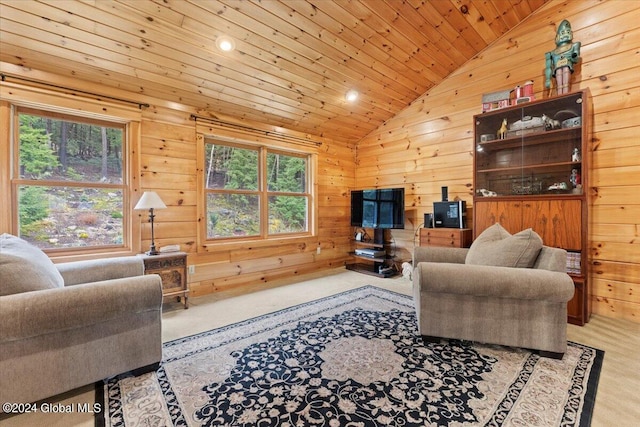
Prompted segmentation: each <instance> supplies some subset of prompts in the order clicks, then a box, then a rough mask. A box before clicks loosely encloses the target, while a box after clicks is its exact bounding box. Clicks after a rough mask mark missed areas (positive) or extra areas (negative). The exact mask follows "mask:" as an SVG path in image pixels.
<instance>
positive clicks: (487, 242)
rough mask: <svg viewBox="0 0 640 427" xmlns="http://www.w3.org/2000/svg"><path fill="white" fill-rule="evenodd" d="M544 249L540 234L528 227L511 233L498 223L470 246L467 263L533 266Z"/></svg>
mask: <svg viewBox="0 0 640 427" xmlns="http://www.w3.org/2000/svg"><path fill="white" fill-rule="evenodd" d="M540 249H542V239H541V238H540V236H539V235H538V234H537V233H536V232H535V231H533V230H532V229H530V228H528V229H526V230H523V231H521V232H519V233H516V234H514V235H511V234H510V233H509V232H508V231H507V230H505V229H504V228H503V227H502V226H501V225H500V224H498V223H496V224H494V225H492V226H491V227H489V228H487V229H486V230H484V231H483V232H482V233H481V234H480V235H479V236H478V237H477V238H476V240H474V242H473V243H472V244H471V247H470V248H469V252H467V258H466V259H465V263H466V264H475V265H492V266H500V267H520V268H531V267H533V265H534V263H535V262H536V258H537V257H538V254H539V253H540Z"/></svg>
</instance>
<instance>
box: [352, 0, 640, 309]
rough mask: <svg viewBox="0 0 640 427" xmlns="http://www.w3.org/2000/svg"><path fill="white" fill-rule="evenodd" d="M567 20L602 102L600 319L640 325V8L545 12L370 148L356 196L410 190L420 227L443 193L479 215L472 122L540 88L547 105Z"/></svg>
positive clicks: (595, 191) (405, 241) (598, 140)
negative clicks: (521, 91) (495, 102)
mask: <svg viewBox="0 0 640 427" xmlns="http://www.w3.org/2000/svg"><path fill="white" fill-rule="evenodd" d="M621 3H624V5H622V4H621ZM562 19H568V20H569V22H570V23H571V25H572V28H573V34H574V41H580V42H581V43H582V48H581V57H582V63H581V64H580V65H579V66H578V67H577V68H576V70H575V73H574V75H573V78H572V88H573V89H581V88H586V87H589V88H590V90H591V94H592V96H593V107H594V124H593V131H594V138H593V142H592V146H593V155H592V165H593V170H592V172H591V183H592V186H593V187H592V188H590V189H589V190H588V191H589V194H590V195H591V197H590V200H589V202H590V222H591V224H590V228H589V247H590V249H591V257H590V258H591V259H590V274H589V280H590V287H591V294H592V296H591V298H592V302H593V312H594V313H597V314H602V315H606V316H612V317H623V318H628V319H634V320H636V321H640V155H639V154H638V153H639V152H640V151H639V150H640V136H639V135H640V122H639V121H638V117H640V80H639V79H638V76H639V75H640V26H639V24H638V23H639V22H640V3H636V2H619V1H608V2H599V1H580V2H573V1H567V2H551V3H550V4H548V5H545V6H543V7H542V8H541V9H540V10H539V11H537V12H536V13H534V14H533V16H531V17H530V18H528V19H527V20H526V21H524V22H523V23H522V24H520V25H519V26H518V27H516V28H515V29H514V30H512V31H510V32H509V33H507V34H506V35H505V36H503V37H502V38H501V39H499V40H498V41H497V42H496V43H494V44H493V45H491V46H489V47H488V48H487V49H485V50H484V51H483V52H482V53H481V54H480V55H478V56H477V57H476V58H474V59H472V60H471V61H469V62H468V63H467V64H465V65H464V66H462V67H461V68H459V69H458V70H457V71H455V72H454V73H453V74H452V75H450V76H449V77H448V78H447V79H446V80H445V81H444V82H443V83H441V84H440V85H438V86H436V87H435V88H433V89H432V90H430V91H429V92H427V93H426V94H425V95H423V96H422V97H421V98H419V99H418V100H417V101H415V102H414V103H413V104H412V105H411V106H410V107H409V108H407V109H406V110H404V111H403V112H401V113H400V114H398V115H396V116H395V117H394V118H393V119H391V120H389V121H387V122H386V123H385V124H384V125H383V126H381V127H380V128H379V129H377V130H376V131H375V132H373V133H371V134H370V135H368V136H367V137H366V138H364V139H363V140H361V141H360V142H359V144H358V146H357V160H356V186H357V187H360V188H362V187H394V186H404V187H405V188H406V190H407V198H406V203H407V209H409V210H411V211H412V212H413V213H414V214H413V217H414V218H417V222H418V224H420V223H421V222H422V221H421V220H420V218H421V217H422V214H423V213H424V212H431V210H432V203H433V201H438V200H440V188H441V186H448V187H449V200H452V199H453V198H455V197H458V198H460V199H461V200H465V201H466V202H467V205H470V204H471V203H472V196H473V192H474V188H473V175H472V174H473V160H472V150H473V149H474V144H473V115H474V114H478V113H479V112H480V111H481V97H482V94H483V93H488V92H493V91H497V90H505V89H513V88H514V87H515V86H516V85H518V84H522V83H523V82H525V81H527V80H533V81H534V88H535V92H536V93H535V96H536V97H537V98H538V99H539V98H542V97H546V96H547V94H545V93H543V92H544V91H543V88H544V54H545V52H547V51H550V50H552V49H553V48H554V47H555V44H554V38H555V30H556V26H557V24H559V23H560V21H561V20H562ZM468 217H469V219H471V218H472V216H471V212H469V214H468ZM407 226H408V227H409V226H411V224H410V223H407ZM415 232H416V229H415V228H413V229H411V228H409V229H406V230H402V231H394V233H393V235H394V237H395V240H396V242H397V244H398V246H400V247H402V248H403V249H405V250H406V251H407V252H410V251H412V250H413V244H414V243H413V241H414V235H415Z"/></svg>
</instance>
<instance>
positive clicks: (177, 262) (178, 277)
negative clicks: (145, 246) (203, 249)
mask: <svg viewBox="0 0 640 427" xmlns="http://www.w3.org/2000/svg"><path fill="white" fill-rule="evenodd" d="M138 256H140V257H142V259H143V261H144V273H145V274H158V275H159V276H160V278H161V279H162V296H163V297H173V296H175V297H178V301H180V298H182V300H183V302H184V308H185V309H187V308H189V302H188V298H189V289H188V287H187V254H186V253H184V252H166V253H161V254H159V255H146V254H139V255H138Z"/></svg>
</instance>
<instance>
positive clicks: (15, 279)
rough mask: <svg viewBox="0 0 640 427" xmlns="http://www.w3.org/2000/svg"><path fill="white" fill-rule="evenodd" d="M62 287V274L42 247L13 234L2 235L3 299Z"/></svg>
mask: <svg viewBox="0 0 640 427" xmlns="http://www.w3.org/2000/svg"><path fill="white" fill-rule="evenodd" d="M63 286H64V279H63V278H62V275H61V274H60V272H59V271H58V269H57V268H56V266H55V265H54V264H53V262H51V260H50V259H49V257H48V256H47V255H46V254H45V253H44V252H42V251H41V250H40V249H39V248H37V247H35V246H33V245H32V244H30V243H28V242H27V241H25V240H22V239H20V238H19V237H16V236H12V235H11V234H6V233H5V234H3V235H1V236H0V296H1V295H11V294H17V293H21V292H29V291H40V290H43V289H53V288H61V287H63Z"/></svg>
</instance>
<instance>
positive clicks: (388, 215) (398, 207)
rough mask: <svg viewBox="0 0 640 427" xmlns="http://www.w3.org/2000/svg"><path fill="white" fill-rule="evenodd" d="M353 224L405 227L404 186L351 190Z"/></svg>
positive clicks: (356, 225)
mask: <svg viewBox="0 0 640 427" xmlns="http://www.w3.org/2000/svg"><path fill="white" fill-rule="evenodd" d="M351 225H352V226H354V227H363V228H375V229H386V228H404V188H382V189H374V190H353V191H351Z"/></svg>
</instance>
